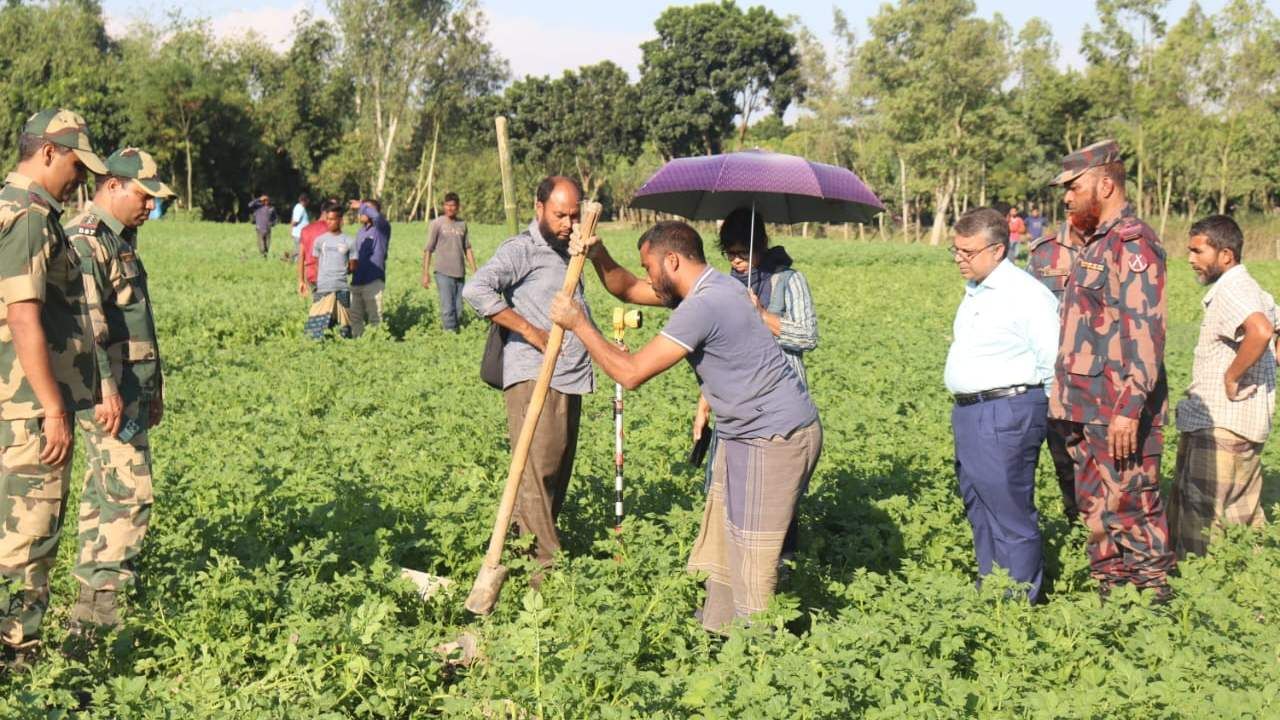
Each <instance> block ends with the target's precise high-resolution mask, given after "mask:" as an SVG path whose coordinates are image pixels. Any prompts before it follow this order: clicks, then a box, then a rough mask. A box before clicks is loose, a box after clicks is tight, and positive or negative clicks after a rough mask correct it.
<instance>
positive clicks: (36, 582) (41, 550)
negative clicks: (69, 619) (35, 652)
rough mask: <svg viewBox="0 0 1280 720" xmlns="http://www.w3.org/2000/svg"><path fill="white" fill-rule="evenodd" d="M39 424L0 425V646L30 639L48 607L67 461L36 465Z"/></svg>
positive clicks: (67, 475) (37, 420) (40, 440)
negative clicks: (0, 613)
mask: <svg viewBox="0 0 1280 720" xmlns="http://www.w3.org/2000/svg"><path fill="white" fill-rule="evenodd" d="M41 422H42V421H41V419H40V418H29V419H26V420H0V446H2V447H3V450H0V483H3V494H2V495H0V522H2V523H3V524H2V525H0V577H2V578H3V581H4V586H3V587H0V601H3V604H0V611H3V612H4V614H3V616H0V641H2V642H3V643H4V644H6V645H22V644H23V643H24V642H26V641H28V640H30V639H31V638H33V637H35V636H36V634H37V633H38V631H39V629H40V621H41V620H42V619H43V618H44V613H45V610H46V609H47V608H48V607H49V569H50V568H51V567H52V566H53V562H54V560H55V559H56V558H57V555H58V535H59V532H60V531H61V530H62V522H63V514H64V512H63V511H64V509H65V506H66V502H67V489H68V487H69V486H70V483H69V480H70V477H71V462H70V460H68V461H67V462H66V463H65V464H64V465H62V466H61V467H51V466H49V465H45V464H44V463H42V462H40V447H41V445H42V444H43V440H44V436H43V433H42V431H41Z"/></svg>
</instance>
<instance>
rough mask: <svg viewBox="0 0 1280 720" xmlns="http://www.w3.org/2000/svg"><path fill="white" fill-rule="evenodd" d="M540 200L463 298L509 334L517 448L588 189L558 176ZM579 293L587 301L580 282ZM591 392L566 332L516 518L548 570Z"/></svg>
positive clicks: (587, 365) (505, 364) (580, 350)
mask: <svg viewBox="0 0 1280 720" xmlns="http://www.w3.org/2000/svg"><path fill="white" fill-rule="evenodd" d="M535 197H536V202H535V203H534V214H535V218H534V221H533V222H532V223H530V224H529V228H528V229H527V230H525V231H524V232H522V233H520V234H519V235H516V236H515V237H513V238H510V239H508V240H506V241H505V242H503V243H502V245H500V246H499V247H498V250H497V251H496V252H494V254H493V257H492V258H490V259H489V262H487V263H485V264H484V265H482V266H481V267H480V269H479V270H477V271H476V274H475V275H474V276H473V277H472V278H471V281H470V282H468V283H467V284H466V286H465V287H463V289H462V297H463V298H465V299H466V301H467V303H468V304H470V305H471V308H472V309H473V310H475V311H476V313H477V314H478V315H480V316H481V317H487V318H489V320H491V321H492V322H495V323H497V324H498V325H501V326H502V327H504V328H506V330H507V333H506V343H505V344H504V346H503V355H502V375H503V391H502V394H503V397H504V399H505V400H506V405H507V432H508V436H509V438H510V441H511V445H512V447H514V446H515V444H516V439H517V438H518V437H519V435H520V427H521V425H522V423H523V422H524V414H525V410H526V409H527V408H528V406H529V400H530V399H531V397H532V395H533V386H534V384H535V381H536V380H537V378H538V373H539V371H540V370H541V368H542V353H543V351H544V350H545V349H546V347H547V337H548V334H547V332H548V330H550V328H551V317H550V315H549V311H550V309H551V301H552V300H554V299H555V296H556V293H558V292H559V291H560V286H561V284H562V283H563V282H564V274H565V271H566V270H568V268H569V236H570V235H571V234H572V232H573V226H574V224H575V223H577V221H578V217H579V214H580V211H579V205H580V204H581V202H582V189H581V188H580V187H579V186H578V183H577V182H576V181H575V180H572V179H570V178H566V177H560V176H552V177H548V178H545V179H544V180H543V181H542V182H541V183H539V184H538V190H537V193H536V195H535ZM575 294H576V296H577V297H579V298H582V283H581V282H579V283H578V287H577V290H576V291H575ZM593 390H595V375H594V374H593V373H592V371H591V358H590V357H589V356H588V355H587V349H586V348H585V347H584V346H583V344H582V341H581V340H580V339H578V336H577V335H575V334H573V333H571V332H570V333H565V336H564V344H563V346H562V347H561V350H560V357H559V359H557V360H556V368H555V374H554V375H552V377H551V388H550V389H549V390H548V391H547V398H546V401H545V404H544V406H543V409H542V419H541V420H540V421H539V422H538V426H537V430H536V431H535V432H534V435H533V444H532V445H531V446H530V448H529V462H528V464H527V465H525V469H524V475H523V477H522V478H521V480H520V494H519V495H518V496H517V497H516V506H515V510H514V511H513V513H512V519H513V520H514V522H515V524H516V529H517V531H518V532H520V533H521V534H524V533H533V535H534V536H535V538H536V542H535V544H534V555H535V557H536V559H537V560H538V562H539V563H541V564H542V565H543V567H549V566H550V565H551V562H552V560H553V558H554V557H555V554H556V552H557V551H559V550H560V536H559V535H558V533H557V532H556V521H557V519H558V518H559V516H560V509H561V508H562V507H563V506H564V500H565V496H566V494H567V493H568V490H569V478H570V477H571V476H572V474H573V459H574V455H575V454H576V453H577V450H578V422H579V418H580V416H581V414H582V396H583V395H585V394H587V393H589V392H592V391H593ZM537 581H538V578H535V582H537Z"/></svg>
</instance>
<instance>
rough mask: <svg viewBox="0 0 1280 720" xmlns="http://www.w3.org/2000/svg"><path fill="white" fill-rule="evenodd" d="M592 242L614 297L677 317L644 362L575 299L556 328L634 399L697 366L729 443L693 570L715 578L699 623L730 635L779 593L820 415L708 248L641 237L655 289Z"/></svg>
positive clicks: (720, 454) (681, 236)
mask: <svg viewBox="0 0 1280 720" xmlns="http://www.w3.org/2000/svg"><path fill="white" fill-rule="evenodd" d="M584 244H585V246H586V251H587V252H588V254H589V255H590V256H591V259H592V261H593V262H594V263H595V265H596V270H597V272H598V273H599V274H600V277H601V279H602V280H603V281H604V284H605V286H606V287H607V288H608V289H609V292H611V293H613V295H614V296H615V297H618V298H619V299H621V300H625V301H627V302H630V303H635V304H639V305H664V306H666V307H669V308H673V309H674V312H672V313H671V318H670V320H668V322H667V325H666V327H664V328H663V330H662V333H661V334H659V335H658V336H657V337H655V338H654V339H653V340H652V341H650V342H649V344H647V345H645V346H644V347H643V348H641V349H640V350H639V351H638V352H635V353H630V352H627V351H626V350H624V349H622V348H619V347H618V346H616V345H614V344H613V343H611V342H609V341H608V340H606V339H605V338H604V336H602V335H601V334H600V331H599V330H597V329H596V327H595V325H594V324H592V322H591V320H590V318H589V317H588V316H587V315H586V313H585V311H584V309H583V307H582V305H581V303H580V302H578V301H577V300H575V299H574V298H573V297H572V296H570V295H568V294H565V293H561V294H559V295H557V296H556V299H555V301H554V302H553V303H552V306H551V319H552V321H553V322H555V323H556V324H557V325H560V326H561V327H563V328H565V329H566V330H568V331H570V332H572V333H574V335H576V336H577V337H578V339H579V340H581V341H582V343H583V344H584V345H585V346H586V348H587V352H588V353H589V354H590V355H591V359H592V360H594V361H595V362H596V364H597V365H599V366H600V369H602V370H604V372H605V373H606V374H607V375H609V377H611V378H613V379H614V380H616V381H618V382H620V383H622V385H623V386H624V387H627V388H629V389H631V388H636V387H639V386H640V385H642V384H643V383H644V382H645V381H647V380H649V379H650V378H652V377H654V376H655V375H658V374H659V373H662V372H664V371H665V370H667V369H669V368H670V367H671V366H673V365H675V364H676V363H677V362H679V361H680V360H681V359H682V358H683V359H686V360H688V362H689V365H690V367H692V368H693V372H694V375H695V376H696V378H697V380H698V384H699V385H700V386H701V389H702V394H703V396H704V397H706V399H707V402H708V403H709V404H710V405H711V409H712V411H713V412H714V413H715V417H716V428H717V429H718V431H719V436H720V444H719V446H718V447H717V449H716V454H715V457H714V458H713V460H712V478H711V488H710V490H709V492H708V493H707V502H706V507H705V509H704V511H703V516H702V528H701V530H699V532H698V539H697V541H696V542H695V543H694V547H693V552H692V555H691V557H690V558H689V565H688V569H689V571H690V572H698V571H702V572H706V573H707V599H706V603H705V605H703V608H702V610H701V614H700V619H701V620H702V624H703V627H705V628H706V629H708V630H711V631H713V632H722V631H724V630H725V629H726V626H727V625H729V623H730V622H732V621H733V619H734V618H735V617H746V616H748V615H750V614H752V613H756V612H759V611H761V610H764V609H765V607H767V606H768V603H769V598H770V597H771V596H772V595H773V591H774V588H775V586H776V585H777V580H778V558H779V556H780V554H781V552H782V542H783V539H784V538H785V536H786V534H787V527H788V525H790V523H791V518H792V515H793V514H794V512H795V507H796V501H797V500H798V499H799V497H800V495H801V494H802V493H803V492H804V491H805V489H806V488H807V486H808V483H809V478H810V476H812V474H813V469H814V467H815V466H816V465H817V462H818V456H819V455H820V454H821V452H822V423H821V422H820V421H819V419H818V410H817V408H816V407H815V406H814V404H813V400H812V399H810V397H809V392H808V391H807V390H806V389H805V386H804V384H803V383H801V382H800V378H799V377H798V376H797V375H796V373H795V371H794V370H792V369H791V366H790V365H789V364H788V363H787V361H786V359H785V358H784V357H783V355H782V350H781V349H779V347H778V343H777V342H776V341H775V340H774V338H773V334H772V333H771V332H770V331H769V329H768V327H766V326H765V324H764V322H763V321H762V320H761V319H760V314H759V312H758V311H757V310H756V308H755V306H754V305H753V304H752V302H751V300H750V298H749V297H748V296H747V292H746V289H745V288H744V287H743V286H742V283H739V282H737V281H736V280H734V279H732V278H730V277H729V276H727V275H724V274H723V273H720V272H718V271H717V270H715V269H714V268H712V267H710V266H709V265H707V261H706V257H705V255H704V254H703V249H702V238H701V237H699V236H698V233H697V231H695V230H694V229H693V228H692V227H690V226H689V225H688V224H686V223H683V222H679V221H667V222H660V223H658V224H657V225H654V226H653V227H652V228H650V229H649V230H648V231H647V232H645V234H644V235H642V236H641V237H640V241H639V243H638V246H639V249H640V260H641V262H642V264H643V265H644V268H645V272H646V274H647V275H648V282H644V281H642V280H640V279H639V278H637V277H636V276H635V275H632V274H631V273H630V272H629V271H627V270H625V269H624V268H622V267H621V266H619V265H618V264H617V263H616V262H614V261H613V259H612V258H611V257H609V255H608V251H607V250H605V249H604V247H603V245H602V244H600V242H599V240H598V238H590V239H588V240H586V241H585V243H583V241H578V242H577V243H575V245H574V247H575V249H581V248H582V247H583V245H584Z"/></svg>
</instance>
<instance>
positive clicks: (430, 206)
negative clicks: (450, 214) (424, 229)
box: [423, 117, 440, 220]
mask: <svg viewBox="0 0 1280 720" xmlns="http://www.w3.org/2000/svg"><path fill="white" fill-rule="evenodd" d="M439 146H440V118H438V117H437V118H436V127H435V129H434V130H432V131H431V164H430V165H428V166H427V211H426V212H425V213H423V214H424V215H426V216H427V219H428V220H429V219H431V211H432V210H435V209H436V150H437V149H438V148H439Z"/></svg>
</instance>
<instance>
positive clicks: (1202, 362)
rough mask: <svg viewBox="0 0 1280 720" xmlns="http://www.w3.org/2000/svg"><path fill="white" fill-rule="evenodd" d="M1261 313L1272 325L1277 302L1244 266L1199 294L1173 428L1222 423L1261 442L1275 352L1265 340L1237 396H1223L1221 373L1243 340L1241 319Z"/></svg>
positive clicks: (1272, 394) (1272, 398)
mask: <svg viewBox="0 0 1280 720" xmlns="http://www.w3.org/2000/svg"><path fill="white" fill-rule="evenodd" d="M1254 313H1262V314H1263V315H1264V316H1266V318H1267V320H1268V321H1269V322H1270V323H1271V325H1272V327H1275V325H1276V321H1277V319H1278V318H1277V316H1276V302H1275V299H1274V298H1272V297H1271V295H1270V294H1268V293H1267V292H1266V291H1265V290H1263V289H1262V288H1261V287H1260V286H1259V285H1258V283H1257V282H1256V281H1255V280H1254V279H1253V277H1252V276H1250V275H1249V271H1248V270H1246V269H1245V267H1244V266H1243V265H1237V266H1235V267H1233V268H1231V269H1230V270H1228V271H1226V272H1225V273H1223V274H1222V277H1220V278H1218V282H1217V283H1215V284H1214V286H1213V287H1211V288H1209V292H1207V293H1205V296H1204V320H1203V321H1201V323H1200V339H1199V340H1197V341H1196V351H1195V360H1194V362H1193V364H1192V367H1191V386H1190V387H1189V388H1187V397H1186V398H1184V399H1183V400H1182V402H1180V403H1178V415H1177V421H1178V430H1179V431H1180V432H1193V431H1195V430H1205V429H1209V428H1223V429H1225V430H1230V431H1231V432H1233V433H1235V434H1236V435H1239V436H1241V437H1243V438H1245V439H1246V440H1249V441H1250V442H1255V443H1262V442H1266V439H1267V435H1269V434H1270V433H1271V416H1272V415H1273V414H1274V413H1275V409H1276V356H1275V353H1274V348H1273V346H1272V344H1271V343H1270V342H1268V343H1267V348H1266V350H1265V351H1263V353H1262V357H1261V358H1260V359H1259V360H1258V362H1256V363H1254V364H1253V366H1252V367H1250V368H1249V369H1248V370H1245V372H1244V375H1243V376H1242V377H1241V378H1240V394H1241V395H1244V396H1245V397H1244V398H1243V399H1240V400H1228V399H1227V389H1226V386H1225V381H1224V377H1225V375H1226V372H1227V368H1228V367H1230V366H1231V363H1232V361H1234V360H1235V359H1236V352H1237V351H1238V350H1239V349H1240V342H1241V341H1242V340H1243V339H1244V332H1243V331H1242V329H1241V325H1243V324H1244V321H1245V318H1248V317H1249V316H1250V315H1252V314H1254Z"/></svg>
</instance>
